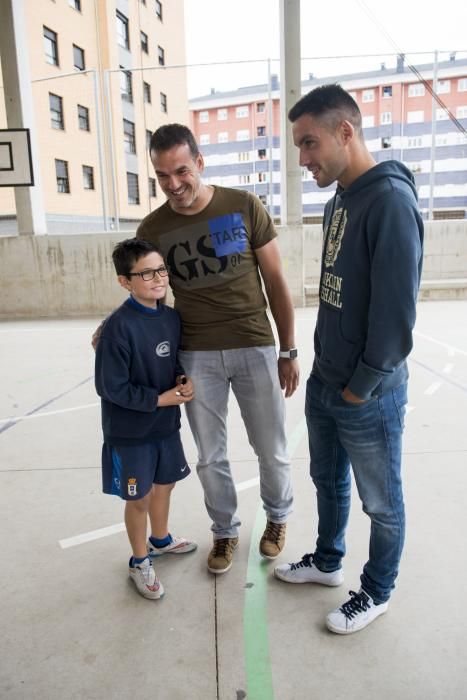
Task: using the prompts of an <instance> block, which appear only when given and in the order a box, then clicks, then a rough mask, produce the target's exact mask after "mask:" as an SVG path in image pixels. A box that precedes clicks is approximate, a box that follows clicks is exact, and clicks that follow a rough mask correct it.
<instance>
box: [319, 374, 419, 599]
mask: <svg viewBox="0 0 467 700" xmlns="http://www.w3.org/2000/svg"><path fill="white" fill-rule="evenodd" d="M406 403H407V385H406V384H403V385H401V386H399V387H397V388H396V389H391V390H389V391H387V392H386V393H384V394H382V395H381V396H374V397H372V398H371V399H369V400H368V401H366V402H365V403H363V404H350V403H348V402H346V401H344V399H343V398H342V397H341V395H340V392H339V391H338V390H337V389H333V388H331V387H329V386H326V385H324V384H323V383H322V382H320V381H319V380H318V379H317V378H316V377H315V376H313V375H311V376H310V378H309V379H308V383H307V391H306V404H305V415H306V420H307V425H308V437H309V445H310V474H311V477H312V479H313V482H314V484H315V487H316V492H317V500H318V518H319V521H318V539H317V542H316V551H315V558H314V562H315V564H316V565H317V567H318V568H319V569H321V570H322V571H334V570H336V569H338V568H340V566H341V561H342V558H343V556H344V555H345V529H346V526H347V521H348V519H349V512H350V490H351V475H350V464H352V470H353V473H354V477H355V482H356V485H357V489H358V494H359V496H360V499H361V501H362V506H363V511H364V512H365V513H366V514H367V515H368V516H369V517H370V520H371V531H370V551H369V559H368V561H367V563H366V564H365V566H364V567H363V573H362V575H361V578H360V580H361V585H362V588H363V589H364V590H365V591H366V592H367V593H368V594H369V595H370V596H371V597H372V598H373V600H374V601H375V602H376V603H383V602H384V601H386V600H388V598H389V596H390V595H391V591H392V589H393V588H394V581H395V579H396V577H397V574H398V567H399V561H400V557H401V554H402V548H403V545H404V534H405V515H404V500H403V495H402V481H401V451H402V432H403V429H404V415H405V405H406Z"/></svg>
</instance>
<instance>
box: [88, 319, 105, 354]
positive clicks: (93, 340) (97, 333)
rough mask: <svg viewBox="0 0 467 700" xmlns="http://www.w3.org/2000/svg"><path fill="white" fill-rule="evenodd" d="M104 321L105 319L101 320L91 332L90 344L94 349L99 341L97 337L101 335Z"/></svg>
mask: <svg viewBox="0 0 467 700" xmlns="http://www.w3.org/2000/svg"><path fill="white" fill-rule="evenodd" d="M104 323H105V321H101V323H100V324H99V325H98V326H97V328H96V330H95V331H94V333H93V334H92V338H91V345H92V347H93V348H94V350H95V349H96V348H97V343H98V342H99V338H100V337H101V333H102V329H103V327H104Z"/></svg>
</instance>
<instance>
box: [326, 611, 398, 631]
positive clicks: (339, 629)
mask: <svg viewBox="0 0 467 700" xmlns="http://www.w3.org/2000/svg"><path fill="white" fill-rule="evenodd" d="M385 613H387V608H386V610H384V611H383V612H382V613H380V614H379V615H377V616H376V617H374V618H373V619H372V620H371V622H368V624H366V625H363V627H358V628H357V629H352V630H343V629H341V628H340V627H334V625H333V624H332V623H331V622H328V621H327V620H326V627H327V628H328V630H329V631H330V632H334V634H355V633H356V632H361V631H362V630H364V629H365V628H366V627H369V626H370V625H371V623H372V622H374V621H375V620H377V619H378V617H381V616H382V615H384V614H385Z"/></svg>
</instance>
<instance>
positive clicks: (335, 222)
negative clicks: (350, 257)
mask: <svg viewBox="0 0 467 700" xmlns="http://www.w3.org/2000/svg"><path fill="white" fill-rule="evenodd" d="M346 224H347V210H346V209H344V210H342V209H337V210H336V211H335V212H334V216H333V217H332V221H331V223H330V224H329V230H328V235H327V240H326V251H325V257H324V264H325V266H326V267H332V266H333V265H334V263H335V262H336V259H337V256H338V255H339V251H340V249H341V243H342V237H343V235H344V231H345V226H346Z"/></svg>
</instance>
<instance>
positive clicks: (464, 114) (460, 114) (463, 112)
mask: <svg viewBox="0 0 467 700" xmlns="http://www.w3.org/2000/svg"><path fill="white" fill-rule="evenodd" d="M456 117H457V119H467V107H465V106H464V105H461V106H460V107H458V108H457V112H456Z"/></svg>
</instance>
